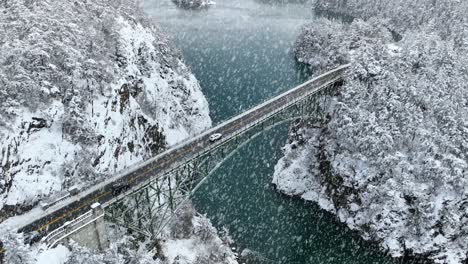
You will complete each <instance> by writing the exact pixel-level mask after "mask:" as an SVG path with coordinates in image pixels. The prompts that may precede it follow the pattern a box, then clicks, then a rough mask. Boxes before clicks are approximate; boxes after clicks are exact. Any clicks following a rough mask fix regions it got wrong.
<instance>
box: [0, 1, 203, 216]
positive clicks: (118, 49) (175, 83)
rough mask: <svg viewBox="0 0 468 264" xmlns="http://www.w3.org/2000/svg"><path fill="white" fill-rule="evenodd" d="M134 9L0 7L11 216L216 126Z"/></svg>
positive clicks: (193, 84)
mask: <svg viewBox="0 0 468 264" xmlns="http://www.w3.org/2000/svg"><path fill="white" fill-rule="evenodd" d="M136 5H137V4H136V3H133V2H131V1H130V0H128V1H120V2H119V4H117V3H116V2H115V1H108V0H98V1H82V0H76V1H58V0H44V1H27V0H14V1H4V2H2V3H1V4H0V10H1V12H0V17H1V18H0V21H5V23H7V24H8V26H6V27H1V28H0V43H1V46H0V65H2V66H1V67H0V83H1V85H0V209H2V208H3V209H2V210H3V211H4V212H9V211H10V212H11V213H17V212H19V211H21V210H23V209H28V208H29V207H31V206H34V205H35V204H36V203H37V201H38V200H39V199H42V198H44V197H49V196H52V197H51V199H53V197H56V196H59V195H60V192H62V191H64V190H66V189H67V188H68V187H70V186H72V185H78V186H80V187H82V188H84V187H86V186H89V185H91V184H93V183H95V182H96V181H100V180H103V179H104V178H105V177H107V176H110V175H112V174H113V173H115V172H117V171H119V170H122V169H123V168H125V167H128V166H130V165H132V164H135V163H137V162H140V161H143V160H145V159H147V158H149V157H151V156H153V155H155V154H157V153H158V152H161V151H162V150H164V149H165V148H167V147H168V146H169V145H171V144H175V143H177V142H179V141H181V140H183V139H184V138H187V137H188V136H191V135H194V134H197V133H200V132H201V131H203V130H204V129H206V128H208V127H210V126H211V120H210V117H209V111H208V104H207V101H206V99H205V98H204V96H203V94H202V92H201V89H200V86H199V84H198V82H197V80H196V79H195V77H194V76H193V75H192V74H191V73H190V71H189V70H188V68H187V67H186V66H185V65H184V63H183V62H182V60H181V57H180V53H179V52H178V51H177V50H175V49H173V48H171V47H170V45H169V44H168V39H167V38H166V37H165V36H164V35H163V34H161V32H160V30H159V28H158V27H156V26H154V25H151V24H150V23H148V22H147V21H146V20H145V19H144V18H141V17H142V16H141V14H139V13H138V11H137V6H136ZM4 215H6V214H4ZM0 221H1V219H0Z"/></svg>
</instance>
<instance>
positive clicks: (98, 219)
mask: <svg viewBox="0 0 468 264" xmlns="http://www.w3.org/2000/svg"><path fill="white" fill-rule="evenodd" d="M91 208H92V218H91V220H89V221H88V223H86V224H85V225H83V226H82V227H80V228H79V229H77V230H75V231H72V232H71V234H70V235H69V236H68V240H70V239H72V240H73V241H75V242H77V243H78V244H79V245H80V246H84V247H87V248H89V249H93V250H96V251H103V250H105V249H106V248H108V247H109V239H108V237H107V232H106V223H105V221H104V209H103V208H102V206H101V204H99V203H94V204H92V205H91Z"/></svg>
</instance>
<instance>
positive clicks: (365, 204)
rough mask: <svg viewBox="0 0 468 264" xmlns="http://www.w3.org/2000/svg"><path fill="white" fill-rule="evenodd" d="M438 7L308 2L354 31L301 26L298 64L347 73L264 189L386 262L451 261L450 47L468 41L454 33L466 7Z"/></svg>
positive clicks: (459, 182)
mask: <svg viewBox="0 0 468 264" xmlns="http://www.w3.org/2000/svg"><path fill="white" fill-rule="evenodd" d="M442 2H443V4H442V3H436V2H427V1H413V2H407V1H392V2H386V3H383V2H382V3H380V4H377V5H376V4H375V2H373V1H361V0H355V1H318V2H317V4H318V5H319V7H320V8H329V9H330V10H332V11H334V12H336V13H339V12H344V14H347V15H353V16H356V17H357V18H359V17H362V18H365V19H366V21H363V20H360V19H355V20H354V21H353V22H352V23H350V24H342V23H339V22H338V23H337V22H336V21H329V20H326V19H318V20H317V21H315V22H314V23H313V24H310V25H307V26H306V27H305V29H304V31H303V33H302V34H301V36H300V38H299V40H298V42H297V43H296V48H295V51H296V56H297V58H298V60H300V61H302V62H304V63H307V64H310V65H312V66H313V68H314V69H316V70H318V71H324V70H326V69H327V68H332V67H334V66H336V65H339V64H341V63H343V62H350V63H351V64H352V66H351V70H350V72H349V74H348V75H347V76H346V82H345V84H344V86H343V87H342V88H341V92H340V95H339V96H337V97H336V98H333V99H332V100H331V104H330V105H329V106H328V109H327V110H326V112H327V116H328V117H329V118H328V119H327V120H325V122H324V123H323V124H322V125H321V126H320V127H319V128H317V127H311V126H307V125H306V126H303V127H302V128H301V129H302V130H301V131H300V132H299V133H300V134H301V135H302V137H303V138H306V140H305V142H304V143H303V144H295V143H294V142H295V140H294V138H291V139H290V140H291V143H290V144H288V145H287V146H286V147H285V157H284V158H283V159H282V160H280V162H279V163H278V165H277V167H276V172H275V177H274V181H273V182H274V183H276V184H277V185H278V189H280V190H282V191H284V192H286V193H287V194H290V195H297V196H300V197H302V198H304V199H307V200H312V201H316V202H318V203H319V204H320V205H321V206H322V208H324V209H326V210H329V211H331V212H333V213H335V214H336V215H337V217H338V218H339V219H340V220H341V221H342V222H344V223H346V224H347V225H348V226H349V227H350V228H351V229H354V230H357V231H358V232H359V233H360V234H361V235H362V237H364V238H365V239H369V240H373V241H375V242H376V243H379V244H380V246H381V247H382V248H383V250H385V251H387V252H389V253H390V254H391V255H393V256H395V257H407V256H410V255H413V256H417V257H420V258H422V259H424V260H426V261H427V260H428V259H429V260H430V261H433V262H436V263H462V261H464V260H465V259H466V258H467V252H468V244H467V241H468V240H467V235H466V234H467V232H466V226H467V224H468V222H467V221H468V215H467V214H466V204H467V203H468V192H467V190H468V174H467V172H468V162H467V161H468V156H467V153H468V151H467V146H468V142H467V137H466V135H465V134H466V127H467V125H468V119H467V118H466V117H467V116H468V108H467V104H466V102H467V101H468V99H467V96H466V89H467V88H466V85H465V84H466V82H467V81H468V79H467V75H466V66H465V65H466V63H467V62H468V57H467V56H466V49H467V47H468V46H467V45H466V42H463V41H460V37H461V36H465V35H466V34H467V33H468V32H467V31H466V29H464V30H463V29H461V28H460V23H464V22H461V21H464V19H463V18H461V17H462V16H463V14H464V13H465V12H466V10H468V9H467V8H468V6H467V5H466V3H461V2H459V3H458V4H456V3H455V2H451V1H442ZM363 6H364V7H367V8H365V9H362V10H361V9H359V8H361V7H363ZM387 6H401V7H399V8H398V9H397V10H399V11H401V12H400V13H398V15H396V10H393V9H392V10H388V9H387ZM348 10H349V11H348ZM370 14H380V16H379V17H376V16H373V15H370ZM447 15H450V16H451V19H443V18H444V17H445V16H447ZM400 18H401V20H400ZM406 19H410V20H411V19H415V20H414V21H413V20H411V23H406V22H404V21H406ZM428 21H429V22H428ZM401 24H405V25H406V26H405V27H400V26H399V25H401ZM395 31H396V32H399V33H401V35H402V38H395ZM449 32H457V33H456V34H448V33H449ZM463 43H464V44H463Z"/></svg>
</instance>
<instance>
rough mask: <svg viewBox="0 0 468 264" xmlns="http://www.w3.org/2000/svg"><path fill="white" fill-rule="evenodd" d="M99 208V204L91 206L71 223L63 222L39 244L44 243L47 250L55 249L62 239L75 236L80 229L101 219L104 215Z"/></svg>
mask: <svg viewBox="0 0 468 264" xmlns="http://www.w3.org/2000/svg"><path fill="white" fill-rule="evenodd" d="M100 206H101V205H100V204H99V203H95V204H93V205H91V209H90V210H89V211H87V212H86V213H84V214H82V215H80V216H78V217H77V218H75V219H73V220H72V221H68V222H65V223H64V224H63V225H62V226H60V227H59V228H57V229H55V230H53V231H51V232H49V233H48V234H47V236H45V237H43V238H42V239H41V242H43V243H45V244H46V245H47V247H48V248H53V247H55V246H56V245H57V244H58V243H59V242H60V241H62V240H63V239H65V238H67V237H69V236H70V235H72V234H75V233H76V232H78V231H79V230H80V229H82V228H84V227H86V226H88V225H90V224H92V223H94V222H95V221H96V220H98V219H100V218H101V217H103V216H104V213H103V212H102V210H98V209H99V208H100Z"/></svg>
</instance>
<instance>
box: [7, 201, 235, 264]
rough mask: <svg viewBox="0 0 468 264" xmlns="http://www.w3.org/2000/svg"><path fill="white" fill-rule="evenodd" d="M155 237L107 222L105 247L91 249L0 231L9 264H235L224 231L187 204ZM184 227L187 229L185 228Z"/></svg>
mask: <svg viewBox="0 0 468 264" xmlns="http://www.w3.org/2000/svg"><path fill="white" fill-rule="evenodd" d="M171 223H172V224H170V225H168V226H167V228H166V229H165V232H164V233H163V234H162V236H161V237H160V238H159V239H158V240H156V241H142V240H138V239H136V238H135V237H133V236H130V235H128V233H127V231H126V230H125V229H123V228H120V227H118V226H108V227H107V233H108V237H109V239H110V241H111V243H110V246H109V248H107V249H106V250H104V251H103V252H95V251H92V250H90V249H88V248H84V247H81V246H79V245H78V244H77V243H76V242H74V241H70V243H67V245H58V246H57V247H55V248H52V249H48V248H47V247H46V245H44V244H41V243H36V244H33V245H28V244H24V243H23V240H24V237H23V234H17V233H9V234H0V240H2V241H5V248H6V249H7V254H6V258H5V261H6V263H9V264H24V263H31V264H33V263H34V264H90V263H93V264H102V263H140V264H207V263H212V264H237V260H236V259H237V256H236V255H235V253H234V252H233V251H232V250H231V248H230V243H231V242H232V240H231V239H230V237H229V235H228V234H218V232H217V230H216V229H215V228H214V227H213V226H212V224H211V222H210V220H209V219H207V218H206V217H205V216H203V215H196V213H195V211H194V210H193V208H192V207H191V205H189V206H186V207H184V208H183V209H182V210H181V211H179V213H178V214H177V215H175V217H174V219H173V221H172V222H171ZM187 230H188V232H186V231H187Z"/></svg>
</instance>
